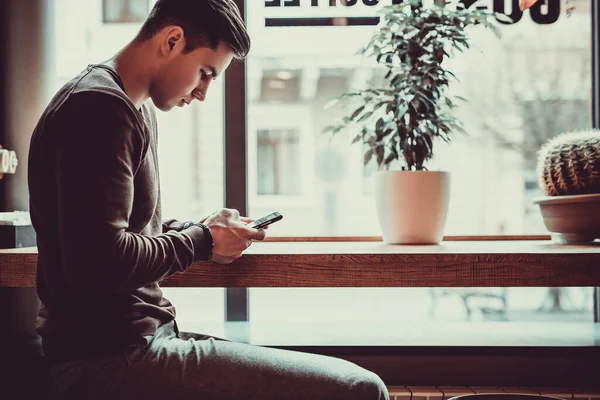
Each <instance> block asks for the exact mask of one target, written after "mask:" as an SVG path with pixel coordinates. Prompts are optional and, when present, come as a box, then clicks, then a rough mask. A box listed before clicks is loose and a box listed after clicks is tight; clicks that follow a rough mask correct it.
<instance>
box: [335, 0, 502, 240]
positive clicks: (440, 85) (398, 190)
mask: <svg viewBox="0 0 600 400" xmlns="http://www.w3.org/2000/svg"><path fill="white" fill-rule="evenodd" d="M438 4H439V2H438V1H436V5H434V6H432V7H425V6H424V5H423V4H422V2H421V1H420V0H407V1H404V2H403V3H401V4H397V5H391V6H386V7H384V8H382V9H381V10H380V14H381V20H380V23H379V25H378V26H377V28H376V29H375V32H374V34H373V35H372V37H371V39H370V41H369V42H368V43H367V45H366V46H365V47H364V49H363V50H362V53H363V54H364V55H366V56H372V57H374V58H375V59H376V61H377V64H378V65H379V66H381V67H382V68H383V69H384V70H385V71H386V75H385V78H384V82H385V84H384V85H382V87H370V88H367V89H364V90H358V91H354V92H350V93H345V94H343V95H341V96H340V97H338V98H336V99H334V100H333V101H332V102H330V103H328V105H327V106H326V107H329V106H331V105H333V104H335V103H337V102H338V101H340V100H343V101H344V103H345V105H346V106H352V108H351V112H350V113H349V114H348V115H347V116H345V117H343V119H342V120H341V121H340V122H339V123H337V124H334V125H332V126H328V127H327V128H326V129H325V131H324V132H326V133H331V134H332V135H335V134H337V133H338V132H340V131H343V130H344V129H345V128H347V127H348V126H350V125H358V126H359V127H360V131H359V133H358V135H356V137H354V139H353V140H352V143H362V144H363V145H364V146H366V147H365V148H366V150H365V154H364V164H365V165H367V164H368V163H369V161H371V160H372V159H373V158H374V159H376V161H377V166H378V169H379V171H377V172H376V174H375V199H376V206H377V214H378V218H379V222H380V226H381V230H382V236H383V240H384V241H385V242H387V243H395V244H400V243H402V244H433V243H439V242H440V241H441V240H442V237H443V230H444V225H445V221H446V215H447V210H448V203H449V199H448V197H449V174H448V173H447V172H444V171H429V170H428V169H427V162H428V161H429V160H431V159H432V157H433V154H434V153H433V149H434V143H435V142H436V141H438V140H443V141H445V142H448V143H449V142H450V140H451V137H452V134H453V133H455V132H464V130H463V128H462V125H461V123H460V121H458V120H457V118H455V117H454V116H453V115H452V113H451V112H452V110H453V108H454V107H455V106H456V100H463V101H464V100H465V99H463V98H460V97H458V96H456V97H455V98H454V99H453V98H451V97H450V96H448V95H446V89H447V88H448V85H449V83H450V81H451V79H452V78H455V77H454V75H453V74H452V73H451V72H450V71H448V70H447V69H445V68H444V65H443V60H444V58H445V57H448V56H449V53H448V52H449V51H451V49H454V50H458V51H461V52H462V51H463V50H465V49H467V48H469V41H468V37H467V28H468V27H469V26H472V25H477V24H481V25H483V26H485V27H488V28H491V29H492V30H493V31H494V32H495V33H496V35H497V36H499V31H498V29H497V27H496V25H495V23H496V21H493V19H494V17H496V18H499V19H502V20H503V21H506V22H512V20H511V19H510V18H509V17H507V16H506V15H503V14H494V13H492V12H488V11H485V10H478V9H466V8H465V7H464V5H463V4H462V3H461V2H459V3H458V4H457V5H456V7H455V8H450V7H447V4H442V5H438ZM448 4H449V3H448Z"/></svg>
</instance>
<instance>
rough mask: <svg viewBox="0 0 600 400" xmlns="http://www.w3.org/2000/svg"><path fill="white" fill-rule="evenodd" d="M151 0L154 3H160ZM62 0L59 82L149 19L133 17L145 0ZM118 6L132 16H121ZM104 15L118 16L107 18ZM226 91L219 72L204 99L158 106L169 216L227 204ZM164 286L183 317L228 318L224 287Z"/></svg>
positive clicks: (189, 216) (198, 214) (191, 216)
mask: <svg viewBox="0 0 600 400" xmlns="http://www.w3.org/2000/svg"><path fill="white" fill-rule="evenodd" d="M145 2H146V5H147V6H148V7H147V9H148V10H149V9H150V7H151V6H152V5H153V3H154V1H148V0H145ZM55 4H56V8H57V9H56V13H55V15H56V19H57V20H56V24H55V26H56V35H57V38H56V39H57V40H56V51H57V55H56V62H57V68H56V71H57V76H56V86H55V88H54V89H55V90H57V89H58V88H59V87H60V86H62V85H63V84H64V83H65V82H67V81H68V80H70V79H71V78H72V77H74V76H75V75H77V74H78V73H79V72H80V71H81V70H83V69H84V68H85V67H86V66H87V65H88V64H93V63H99V62H102V61H104V60H106V59H108V58H109V57H111V56H112V55H113V54H114V53H116V52H117V51H118V50H120V49H121V48H122V47H123V46H125V45H126V44H127V43H128V41H130V40H131V39H132V38H133V37H134V36H135V34H136V33H137V31H138V29H139V28H140V27H141V22H132V20H133V21H137V20H138V19H139V18H137V17H136V18H133V17H132V15H134V14H135V15H138V14H139V13H140V12H142V11H143V10H145V9H146V8H145V7H144V4H143V1H141V2H140V1H137V0H136V1H129V2H128V1H125V2H123V1H113V0H96V1H80V0H56V2H55ZM103 6H104V8H103ZM128 7H129V8H128ZM119 10H120V11H119ZM127 10H129V11H127ZM103 11H104V12H105V13H108V14H106V15H104V14H103ZM117 11H119V12H120V13H121V14H123V13H125V14H124V15H125V17H123V18H120V17H119V15H121V14H118V13H117ZM126 11H127V12H126ZM115 13H117V14H118V15H117V14H115ZM103 15H104V16H108V17H109V18H108V19H109V20H110V21H109V22H110V23H105V22H103V21H104V19H105V18H103ZM74 16H76V17H74ZM130 17H131V18H130ZM145 17H146V15H145V14H144V15H143V18H142V20H143V19H145ZM223 94H224V85H223V81H222V80H219V81H216V82H215V83H213V84H212V85H211V89H210V92H209V93H208V96H207V101H206V102H204V103H202V104H199V103H198V102H194V103H192V105H190V106H188V107H184V108H181V109H179V108H176V109H173V110H172V111H170V112H168V113H163V112H160V111H158V110H157V119H158V126H159V147H158V150H159V163H160V169H161V181H160V188H161V195H162V209H163V217H164V218H178V219H181V220H198V219H200V218H202V217H204V216H206V215H208V214H210V213H212V212H213V211H215V210H217V209H219V208H221V207H223V204H224V195H223V193H224V186H223V160H224V158H223V154H224V151H223V132H224V128H223V115H224V98H223ZM163 291H164V293H165V297H167V298H168V299H170V300H171V301H172V302H173V303H174V304H175V306H176V308H177V313H178V319H179V320H180V321H190V320H198V321H222V320H223V315H224V310H223V298H224V296H223V289H179V288H165V289H164V290H163Z"/></svg>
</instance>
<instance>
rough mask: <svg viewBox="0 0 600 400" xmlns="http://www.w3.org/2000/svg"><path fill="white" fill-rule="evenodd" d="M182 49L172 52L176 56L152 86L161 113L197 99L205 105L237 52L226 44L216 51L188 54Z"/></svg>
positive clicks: (170, 59) (197, 51)
mask: <svg viewBox="0 0 600 400" xmlns="http://www.w3.org/2000/svg"><path fill="white" fill-rule="evenodd" d="M181 47H182V46H181V45H179V46H177V47H175V48H174V49H173V50H172V51H174V52H176V53H174V54H173V55H172V56H171V57H170V58H169V59H168V60H166V62H165V64H164V65H163V66H162V67H161V69H160V71H159V72H158V74H157V76H156V77H155V80H154V82H153V83H152V85H151V86H150V93H149V94H150V97H151V98H152V101H153V102H154V105H155V106H156V108H158V109H159V110H161V111H169V110H170V109H172V108H173V107H175V106H178V107H182V106H184V105H186V104H189V103H191V102H192V101H193V100H194V99H196V100H199V101H204V99H205V98H206V93H207V91H208V87H209V86H210V83H211V82H212V80H213V79H215V78H216V77H217V76H221V75H222V74H224V73H225V70H226V69H227V67H228V66H229V64H230V63H231V60H232V59H233V50H231V48H230V47H229V45H228V44H226V43H223V42H220V43H219V46H218V47H217V48H216V49H215V50H213V49H210V48H208V47H199V48H197V49H195V50H194V51H192V52H189V53H185V54H184V53H183V52H181V50H180V48H181Z"/></svg>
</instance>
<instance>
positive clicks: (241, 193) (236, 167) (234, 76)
mask: <svg viewBox="0 0 600 400" xmlns="http://www.w3.org/2000/svg"><path fill="white" fill-rule="evenodd" d="M235 3H236V5H237V6H238V8H239V9H240V10H241V13H242V17H243V18H244V20H246V7H245V0H235ZM246 176H247V173H246V64H245V63H244V62H241V61H234V62H232V63H231V65H230V66H229V68H227V71H226V72H225V207H227V208H234V209H236V210H238V211H239V212H240V214H241V215H247V212H248V209H247V208H248V206H247V197H246V182H247V179H246ZM248 319H249V315H248V289H246V288H226V289H225V321H248Z"/></svg>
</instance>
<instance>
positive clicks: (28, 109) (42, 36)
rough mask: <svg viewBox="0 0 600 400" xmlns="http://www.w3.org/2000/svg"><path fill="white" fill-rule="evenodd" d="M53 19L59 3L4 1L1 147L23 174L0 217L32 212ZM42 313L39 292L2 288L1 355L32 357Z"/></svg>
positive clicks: (14, 180) (1, 195)
mask: <svg viewBox="0 0 600 400" xmlns="http://www.w3.org/2000/svg"><path fill="white" fill-rule="evenodd" d="M53 13H54V2H53V0H27V1H22V0H2V1H0V34H1V35H2V36H1V37H2V40H0V78H1V79H0V144H1V145H2V146H3V147H4V148H8V149H10V150H15V151H16V152H17V157H18V159H19V166H18V168H17V173H16V174H15V175H5V176H4V177H3V178H2V179H1V180H0V211H15V210H23V211H26V210H28V209H29V193H28V190H27V153H28V149H29V140H30V138H31V133H32V131H33V128H34V127H35V124H36V123H37V120H38V118H39V116H40V115H41V113H42V111H43V108H44V107H45V105H46V104H47V102H48V99H49V95H50V92H51V91H52V89H53V85H52V80H53V77H54V67H53V62H54V57H53V54H54V48H53V44H54V32H53V25H54V18H53ZM38 309H39V300H38V298H37V295H36V292H35V289H33V288H0V321H1V324H2V329H0V339H4V338H10V339H11V340H0V346H2V347H6V348H2V349H0V352H2V353H3V354H6V353H7V352H8V353H9V354H10V353H14V352H21V353H23V352H29V351H32V349H31V347H30V346H31V340H32V339H33V338H35V337H36V333H35V328H34V323H35V317H36V315H37V312H38ZM5 327H6V328H5ZM33 351H35V349H34V350H33Z"/></svg>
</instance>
